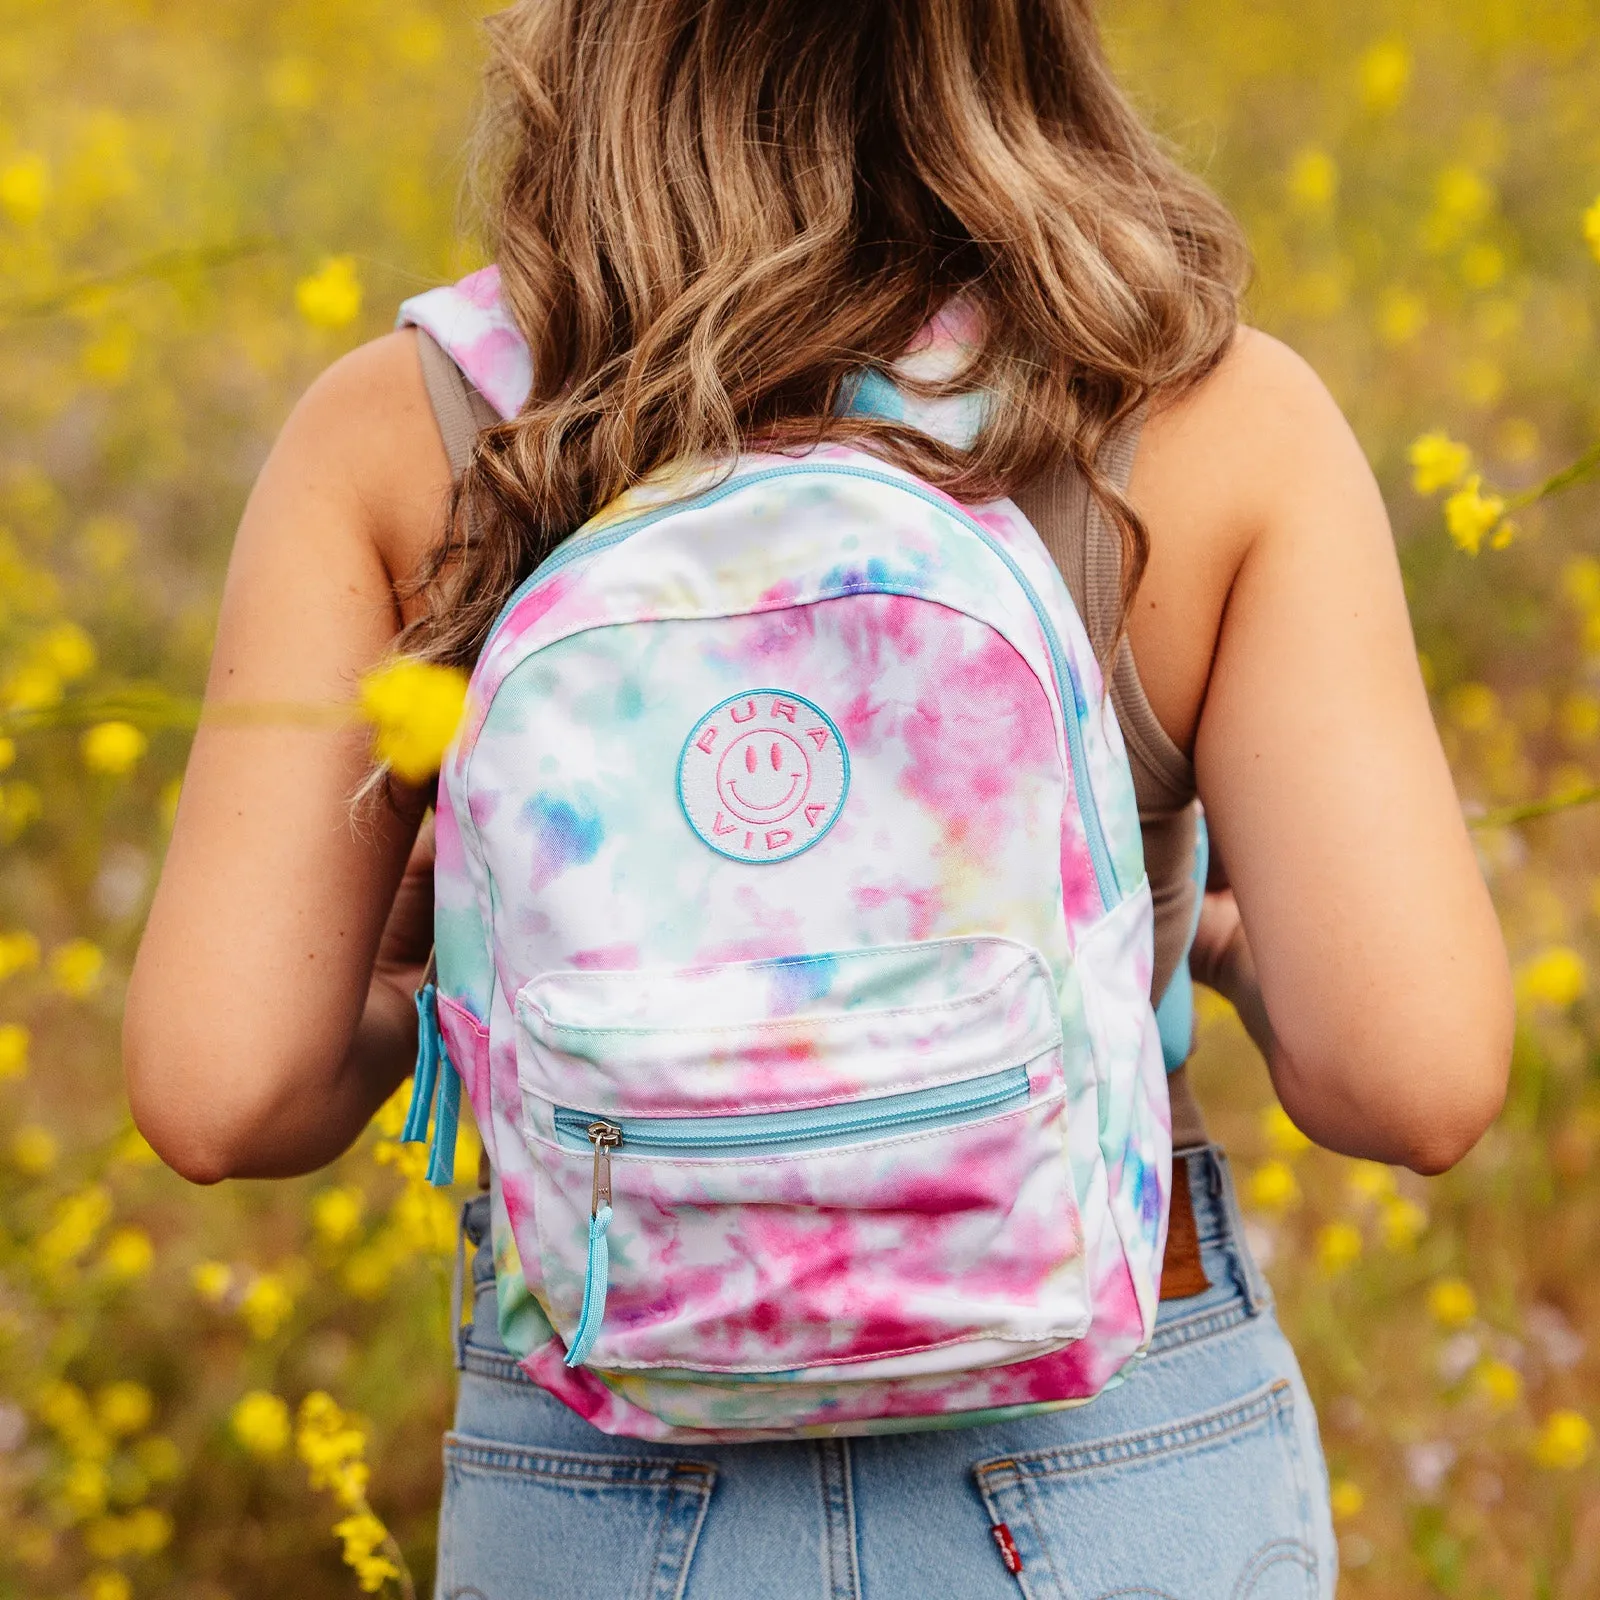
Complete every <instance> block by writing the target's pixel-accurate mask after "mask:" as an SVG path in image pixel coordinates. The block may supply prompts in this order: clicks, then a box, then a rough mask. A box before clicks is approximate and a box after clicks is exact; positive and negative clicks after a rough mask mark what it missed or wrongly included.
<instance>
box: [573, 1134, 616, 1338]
mask: <svg viewBox="0 0 1600 1600" xmlns="http://www.w3.org/2000/svg"><path fill="white" fill-rule="evenodd" d="M584 1131H585V1132H586V1133H587V1134H588V1135H589V1143H590V1144H592V1145H593V1146H594V1188H593V1190H592V1192H591V1194H590V1200H589V1265H588V1270H587V1271H586V1272H585V1273H584V1276H583V1306H582V1309H581V1310H580V1311H579V1312H578V1326H577V1327H576V1328H575V1329H574V1330H573V1334H572V1347H571V1348H570V1349H569V1350H568V1351H567V1354H566V1365H567V1366H569V1367H581V1366H582V1365H583V1364H584V1362H585V1361H587V1360H588V1359H589V1352H590V1351H591V1350H592V1349H594V1342H595V1340H596V1339H598V1338H599V1337H600V1324H601V1323H602V1322H603V1321H604V1320H605V1315H606V1287H607V1284H606V1280H607V1279H608V1278H609V1277H610V1275H611V1252H610V1249H609V1247H608V1246H607V1244H606V1234H607V1233H608V1232H610V1229H611V1152H612V1151H613V1150H615V1149H616V1148H617V1146H618V1145H619V1144H621V1143H622V1129H621V1128H619V1127H617V1126H616V1124H615V1123H612V1122H591V1123H590V1124H589V1126H588V1128H586V1129H585V1130H584Z"/></svg>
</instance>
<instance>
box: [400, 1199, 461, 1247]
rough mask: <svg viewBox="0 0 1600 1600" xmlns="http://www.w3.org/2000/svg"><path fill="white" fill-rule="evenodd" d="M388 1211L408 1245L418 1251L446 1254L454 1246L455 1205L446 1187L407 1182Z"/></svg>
mask: <svg viewBox="0 0 1600 1600" xmlns="http://www.w3.org/2000/svg"><path fill="white" fill-rule="evenodd" d="M389 1215H390V1217H391V1218H392V1219H393V1222H394V1226H395V1231H396V1232H397V1233H398V1234H399V1235H400V1238H401V1239H402V1240H403V1241H404V1243H405V1245H406V1247H407V1248H408V1249H410V1250H413V1251H415V1252H416V1253H417V1254H418V1255H436V1256H447V1255H449V1254H450V1252H451V1251H452V1250H454V1249H455V1243H456V1211H455V1206H454V1204H453V1203H452V1202H451V1200H450V1198H449V1196H448V1195H446V1194H445V1193H444V1191H443V1190H440V1189H435V1188H432V1187H430V1186H429V1185H428V1184H425V1183H408V1184H407V1185H406V1187H405V1188H404V1189H403V1190H402V1191H401V1192H400V1194H399V1195H398V1196H397V1197H396V1199H395V1202H394V1205H393V1206H392V1207H391V1209H390V1213H389Z"/></svg>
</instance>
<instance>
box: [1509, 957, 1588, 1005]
mask: <svg viewBox="0 0 1600 1600" xmlns="http://www.w3.org/2000/svg"><path fill="white" fill-rule="evenodd" d="M1588 987H1589V969H1588V967H1587V966H1586V965H1585V964H1584V960H1583V957H1582V956H1580V955H1579V954H1578V952H1577V951H1576V950H1574V949H1572V948H1571V947H1570V946H1569V945H1564V944H1558V945H1551V946H1550V948H1549V949H1548V950H1542V951H1540V952H1539V954H1538V955H1536V956H1530V957H1529V959H1528V960H1526V961H1524V962H1523V963H1522V965H1521V966H1520V967H1518V968H1517V998H1518V999H1519V1000H1521V1001H1522V1003H1523V1004H1524V1005H1537V1006H1549V1007H1550V1008H1551V1009H1552V1010H1555V1011H1564V1010H1566V1008H1567V1007H1568V1006H1570V1005H1572V1004H1573V1003H1574V1002H1576V1001H1578V1000H1581V999H1582V998H1583V995H1584V991H1585V990H1586V989H1587V988H1588Z"/></svg>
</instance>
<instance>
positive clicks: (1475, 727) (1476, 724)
mask: <svg viewBox="0 0 1600 1600" xmlns="http://www.w3.org/2000/svg"><path fill="white" fill-rule="evenodd" d="M1446 703H1447V705H1448V707H1449V711H1450V716H1451V719H1452V720H1453V721H1454V723H1455V725H1456V726H1457V727H1458V728H1460V729H1461V731H1462V732H1463V733H1482V732H1483V731H1484V730H1485V729H1486V728H1490V727H1492V726H1493V725H1494V723H1495V721H1496V719H1497V718H1498V717H1499V715H1500V696H1499V695H1497V694H1496V693H1495V692H1494V690H1493V689H1491V688H1490V687H1489V686H1488V684H1486V683H1461V684H1457V685H1456V687H1455V688H1454V689H1452V690H1451V691H1450V694H1449V698H1448V700H1447V702H1446Z"/></svg>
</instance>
